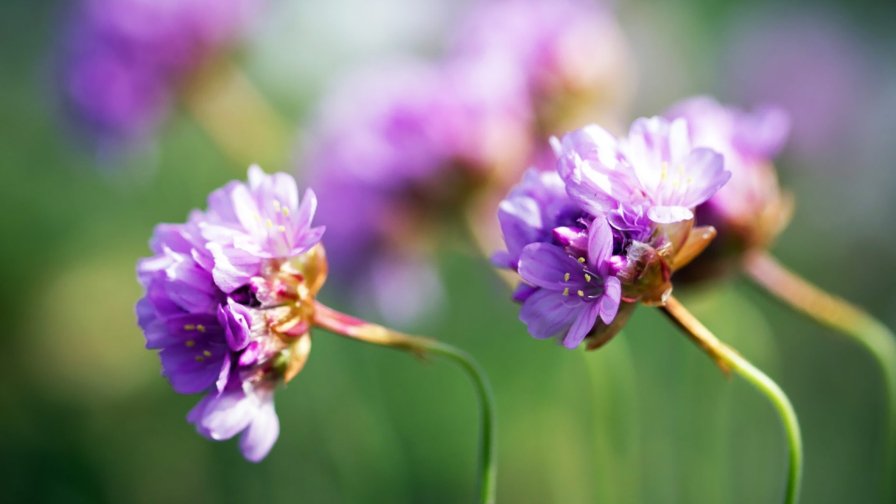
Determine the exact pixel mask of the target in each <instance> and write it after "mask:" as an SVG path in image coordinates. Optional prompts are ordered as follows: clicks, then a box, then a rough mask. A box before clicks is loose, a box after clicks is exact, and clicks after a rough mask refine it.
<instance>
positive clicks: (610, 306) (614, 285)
mask: <svg viewBox="0 0 896 504" xmlns="http://www.w3.org/2000/svg"><path fill="white" fill-rule="evenodd" d="M621 299H622V282H620V281H619V279H618V278H616V277H615V276H610V277H607V278H606V279H604V295H603V296H601V298H600V301H599V303H598V304H600V319H601V320H602V321H603V323H604V324H607V325H610V323H612V322H613V319H614V318H616V314H617V313H618V312H619V302H620V300H621Z"/></svg>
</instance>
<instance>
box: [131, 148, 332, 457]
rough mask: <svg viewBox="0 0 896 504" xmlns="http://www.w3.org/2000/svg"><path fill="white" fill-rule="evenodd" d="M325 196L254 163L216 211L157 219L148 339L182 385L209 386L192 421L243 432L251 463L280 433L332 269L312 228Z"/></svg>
mask: <svg viewBox="0 0 896 504" xmlns="http://www.w3.org/2000/svg"><path fill="white" fill-rule="evenodd" d="M315 207H316V198H315V195H314V193H313V192H311V191H310V190H309V191H307V192H306V193H305V195H304V197H302V198H301V199H300V198H299V194H298V190H297V188H296V185H295V181H294V180H293V178H292V177H290V176H289V175H286V174H283V173H278V174H275V175H266V174H264V173H263V172H262V171H261V169H259V168H258V167H255V166H253V167H252V168H250V169H249V182H248V184H246V183H242V182H231V183H229V184H227V185H226V186H224V187H223V188H221V189H218V190H217V191H215V192H213V193H212V194H211V195H210V196H209V199H208V209H207V210H205V211H198V210H196V211H193V213H191V214H190V217H189V219H188V220H187V222H186V223H183V224H161V225H159V226H158V227H157V228H156V230H155V232H154V234H153V238H152V241H151V242H150V248H151V249H152V251H153V256H151V257H149V258H146V259H143V260H141V261H140V263H139V264H138V266H137V274H138V278H139V280H140V283H141V285H142V286H143V287H144V289H145V291H146V294H145V295H144V297H143V298H142V299H141V300H140V301H139V303H138V304H137V316H138V321H139V324H140V327H141V328H142V329H143V332H144V335H145V337H146V347H147V348H150V349H158V350H160V352H159V356H160V358H161V361H162V374H163V375H165V377H167V378H168V380H169V381H170V382H171V385H172V387H173V388H174V390H175V391H176V392H178V393H182V394H196V393H204V394H205V397H204V398H203V399H202V400H201V401H200V402H199V404H197V405H196V407H195V408H193V410H192V411H191V412H190V414H189V416H188V419H189V421H190V422H192V423H194V424H195V425H196V428H197V430H198V431H199V432H200V433H201V434H202V435H204V436H206V437H208V438H210V439H215V440H223V439H229V438H231V437H233V436H235V435H237V434H239V433H242V435H241V438H240V448H241V449H242V452H243V454H244V455H245V456H246V458H248V459H249V460H252V461H258V460H261V459H262V458H264V457H265V455H267V453H268V451H270V449H271V447H272V446H273V444H274V442H275V441H276V439H277V436H278V433H279V423H278V419H277V415H276V412H275V411H274V403H273V392H274V389H275V388H276V386H277V385H278V384H280V383H284V382H287V381H289V380H291V379H292V378H293V377H294V376H295V375H296V373H298V372H299V371H300V370H301V368H302V366H303V365H304V363H305V360H306V359H307V357H308V352H309V351H310V348H311V336H310V334H309V330H310V327H311V320H312V316H313V312H314V305H313V301H314V297H315V295H316V294H317V291H318V290H319V289H320V288H321V286H322V285H323V282H324V279H325V277H326V260H325V259H324V253H323V248H322V246H321V245H320V244H319V242H320V238H321V235H322V234H323V228H320V227H312V226H311V220H312V218H313V217H314V211H315Z"/></svg>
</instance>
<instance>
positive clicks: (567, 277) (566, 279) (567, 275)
mask: <svg viewBox="0 0 896 504" xmlns="http://www.w3.org/2000/svg"><path fill="white" fill-rule="evenodd" d="M563 281H564V282H568V281H569V273H564V274H563Z"/></svg>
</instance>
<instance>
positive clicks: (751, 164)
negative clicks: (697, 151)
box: [666, 97, 791, 276]
mask: <svg viewBox="0 0 896 504" xmlns="http://www.w3.org/2000/svg"><path fill="white" fill-rule="evenodd" d="M666 116H667V117H669V118H684V119H685V120H686V121H687V124H688V129H689V132H690V135H691V138H692V139H693V141H694V145H697V146H700V147H706V148H710V149H714V150H716V151H718V152H719V153H721V154H722V155H723V156H724V158H725V168H726V169H728V170H729V171H731V179H732V180H731V183H730V184H728V185H726V186H725V187H723V188H722V189H721V190H720V191H719V192H718V193H716V194H715V195H714V196H713V197H712V198H710V199H709V200H707V201H706V202H705V203H704V204H702V205H700V206H699V207H698V208H697V221H698V222H700V223H701V224H709V225H712V226H714V227H715V228H716V230H717V231H718V232H719V237H718V238H717V239H716V241H715V242H714V243H713V245H712V246H710V248H709V250H707V253H706V254H704V255H702V256H701V257H700V258H699V259H698V260H697V262H696V263H695V264H694V265H693V266H692V267H691V268H688V274H687V275H686V276H690V275H691V273H700V274H708V273H713V272H717V271H720V270H719V269H720V268H724V267H726V266H728V262H730V259H733V258H737V257H738V256H739V255H740V254H741V253H743V252H744V251H746V250H748V249H751V248H757V247H766V246H768V245H769V244H770V243H771V241H772V240H773V239H774V238H775V236H777V234H778V232H779V231H780V230H781V229H783V227H784V226H785V225H786V224H787V222H788V220H789V218H790V212H791V200H790V199H789V197H788V196H787V195H786V194H784V193H782V192H781V189H780V187H779V185H778V178H777V175H776V172H775V168H774V166H773V165H772V159H773V158H774V157H775V156H776V155H777V154H778V152H780V150H781V148H782V147H783V146H784V143H785V141H786V140H787V136H788V133H789V129H790V122H789V120H788V117H787V115H786V114H785V113H784V112H783V111H781V110H779V109H776V108H770V107H766V108H759V109H756V110H755V111H752V112H746V111H743V110H738V109H736V108H733V107H728V106H725V105H722V104H720V103H718V102H717V101H715V100H714V99H712V98H708V97H697V98H691V99H688V100H685V101H683V102H681V103H679V104H677V105H675V106H673V107H672V108H671V109H670V110H669V112H667V114H666ZM698 270H700V271H698Z"/></svg>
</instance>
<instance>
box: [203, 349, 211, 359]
mask: <svg viewBox="0 0 896 504" xmlns="http://www.w3.org/2000/svg"><path fill="white" fill-rule="evenodd" d="M202 355H204V356H206V357H211V356H212V353H211V352H209V351H208V350H203V351H202Z"/></svg>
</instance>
